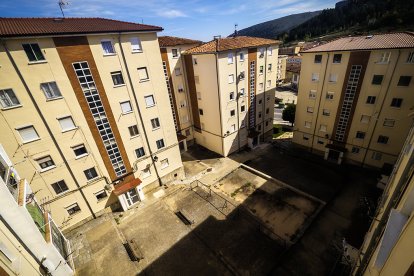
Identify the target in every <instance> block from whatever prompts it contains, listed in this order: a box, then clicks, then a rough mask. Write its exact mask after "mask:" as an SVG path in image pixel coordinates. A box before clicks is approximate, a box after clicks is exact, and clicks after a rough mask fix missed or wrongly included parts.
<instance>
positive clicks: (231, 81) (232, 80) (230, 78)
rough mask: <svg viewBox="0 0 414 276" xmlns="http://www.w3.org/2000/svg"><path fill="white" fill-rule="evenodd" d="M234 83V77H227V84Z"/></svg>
mask: <svg viewBox="0 0 414 276" xmlns="http://www.w3.org/2000/svg"><path fill="white" fill-rule="evenodd" d="M233 82H234V75H233V74H231V75H229V83H233Z"/></svg>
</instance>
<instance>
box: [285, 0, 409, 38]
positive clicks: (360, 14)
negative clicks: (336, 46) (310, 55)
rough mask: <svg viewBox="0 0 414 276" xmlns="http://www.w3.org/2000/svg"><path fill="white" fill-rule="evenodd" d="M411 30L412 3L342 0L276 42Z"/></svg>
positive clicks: (387, 0) (395, 0) (400, 0)
mask: <svg viewBox="0 0 414 276" xmlns="http://www.w3.org/2000/svg"><path fill="white" fill-rule="evenodd" d="M413 27H414V0H345V1H341V2H338V3H337V4H336V5H335V8H334V9H326V10H323V11H322V12H320V13H319V14H318V15H317V16H315V17H313V18H311V19H309V20H308V21H306V22H304V23H302V24H300V25H298V26H296V27H294V28H291V30H289V31H286V32H285V33H284V34H283V35H281V36H280V37H279V38H282V39H283V40H284V41H285V42H289V41H294V40H303V39H305V40H307V39H311V38H317V37H320V36H326V35H331V34H335V35H348V34H362V33H370V32H390V31H407V30H413V29H414V28H413Z"/></svg>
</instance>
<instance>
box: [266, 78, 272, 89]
mask: <svg viewBox="0 0 414 276" xmlns="http://www.w3.org/2000/svg"><path fill="white" fill-rule="evenodd" d="M270 87H272V80H268V81H267V88H270Z"/></svg>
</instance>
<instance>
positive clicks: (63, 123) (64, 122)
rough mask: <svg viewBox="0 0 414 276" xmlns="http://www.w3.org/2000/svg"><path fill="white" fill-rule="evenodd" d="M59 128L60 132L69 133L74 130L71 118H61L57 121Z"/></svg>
mask: <svg viewBox="0 0 414 276" xmlns="http://www.w3.org/2000/svg"><path fill="white" fill-rule="evenodd" d="M58 121H59V124H60V128H61V129H62V132H64V131H69V130H72V129H75V128H76V126H75V123H74V122H73V120H72V117H71V116H67V117H63V118H59V119H58Z"/></svg>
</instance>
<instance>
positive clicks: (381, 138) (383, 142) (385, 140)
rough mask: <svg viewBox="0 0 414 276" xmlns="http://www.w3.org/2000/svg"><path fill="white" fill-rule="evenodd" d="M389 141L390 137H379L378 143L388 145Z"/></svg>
mask: <svg viewBox="0 0 414 276" xmlns="http://www.w3.org/2000/svg"><path fill="white" fill-rule="evenodd" d="M388 140H389V137H388V136H383V135H379V136H378V140H377V143H378V144H388Z"/></svg>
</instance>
